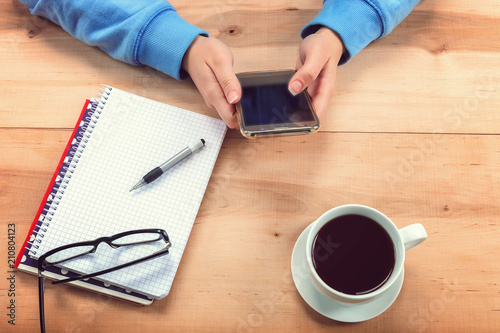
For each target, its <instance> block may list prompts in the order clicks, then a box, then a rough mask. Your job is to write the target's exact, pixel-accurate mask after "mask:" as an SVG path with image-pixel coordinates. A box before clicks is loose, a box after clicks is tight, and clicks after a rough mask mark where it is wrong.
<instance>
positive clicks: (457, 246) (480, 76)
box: [0, 0, 500, 332]
mask: <svg viewBox="0 0 500 333" xmlns="http://www.w3.org/2000/svg"><path fill="white" fill-rule="evenodd" d="M172 3H173V4H174V5H175V6H176V8H177V9H178V12H179V13H180V14H181V16H183V17H184V18H185V19H187V20H188V21H190V22H192V23H193V24H196V25H198V26H200V27H202V28H204V29H206V30H207V31H208V32H209V33H210V34H211V36H213V37H217V38H220V39H221V40H223V41H224V42H225V43H227V45H228V46H229V47H230V48H231V50H232V51H233V54H234V57H235V71H237V72H240V71H250V70H277V69H287V68H293V67H294V64H295V58H296V55H297V49H298V45H299V43H300V38H299V31H300V29H301V28H302V26H303V25H305V24H306V23H307V22H308V21H309V20H310V19H311V18H312V17H313V16H314V15H315V13H316V12H317V11H318V10H319V9H320V8H321V3H322V2H321V1H312V0H309V1H282V0H277V1H274V0H273V1H242V0H231V1H230V0H227V1H208V0H203V1H181V0H175V1H172ZM0 4H1V7H2V11H1V12H0V50H1V52H0V64H1V65H0V66H1V71H0V91H1V99H0V145H1V150H0V152H1V153H0V154H1V158H0V224H1V228H2V230H0V239H1V245H0V253H1V255H0V265H1V270H0V295H1V302H0V306H1V309H2V310H1V314H2V315H1V317H0V318H1V319H0V331H2V332H5V331H8V332H35V331H37V330H38V304H37V303H38V299H37V284H36V278H35V277H34V276H31V275H28V274H25V273H21V272H16V273H10V272H9V271H10V269H9V268H8V267H7V263H8V238H7V235H8V225H10V224H14V225H15V230H16V233H15V243H16V245H15V246H16V252H17V251H19V248H20V247H21V244H22V242H23V240H24V237H25V235H26V233H27V232H28V228H29V226H30V224H31V222H32V219H33V217H34V215H35V213H36V211H37V208H38V205H39V204H40V201H41V199H42V197H43V194H44V192H45V190H46V187H47V185H48V183H49V181H50V178H51V176H52V174H53V172H54V170H55V168H56V165H57V162H58V160H59V157H60V155H61V153H62V151H63V149H64V147H65V145H66V142H67V140H68V138H69V136H70V133H71V130H72V128H73V126H74V125H75V122H76V119H77V117H78V115H79V113H80V110H81V107H82V104H83V102H84V100H85V99H86V98H89V97H93V96H95V95H96V92H97V89H98V88H99V86H100V84H101V83H106V84H108V85H111V86H115V87H117V88H120V89H123V90H126V91H129V92H132V93H135V94H139V95H142V96H145V97H147V98H151V99H154V100H158V101H161V102H165V103H168V104H173V105H175V106H178V107H183V108H187V109H190V110H194V111H196V112H200V113H203V114H207V115H211V116H214V117H217V114H216V113H215V111H213V110H210V109H209V108H208V107H207V106H206V105H205V104H204V102H203V99H202V97H201V96H200V95H199V93H198V92H197V90H196V88H195V87H194V85H193V84H192V82H191V81H190V80H185V81H182V82H177V81H175V80H174V79H171V78H169V77H167V76H166V75H164V74H162V73H159V72H156V71H154V70H151V69H149V68H144V67H142V68H141V67H133V66H129V65H126V64H123V63H120V62H118V61H116V60H113V59H111V58H110V57H109V56H107V55H106V54H105V53H103V52H102V51H100V50H98V49H96V48H93V47H89V46H87V45H85V44H83V43H82V42H80V41H78V40H76V39H74V38H72V37H71V36H69V35H68V34H67V33H66V32H64V31H63V30H62V29H60V28H59V27H58V26H56V25H54V24H52V23H50V22H47V21H45V20H42V19H40V18H37V17H33V16H31V15H30V13H29V11H28V10H27V8H25V7H24V6H22V5H21V4H20V3H18V2H17V1H16V0H0ZM499 20H500V5H498V3H497V1H495V0H478V1H474V2H471V1H468V0H455V1H452V0H441V1H437V0H424V1H422V3H421V4H419V5H418V6H417V8H416V9H415V10H414V11H413V13H412V14H411V15H410V16H409V17H408V18H407V19H406V20H405V21H404V22H403V23H402V24H401V25H400V26H398V27H397V28H396V29H395V30H394V31H393V33H392V34H391V35H389V36H387V37H385V38H383V39H382V40H379V41H376V42H374V43H372V44H371V45H370V46H369V47H367V48H366V49H365V50H364V51H362V52H361V53H360V54H359V55H357V56H356V57H355V58H354V59H353V60H352V61H350V62H349V63H348V64H346V65H344V66H341V67H340V68H339V70H338V79H337V87H338V88H337V96H336V97H335V99H334V100H333V101H332V103H331V106H330V110H329V111H328V114H327V115H326V117H325V119H324V120H323V124H322V127H321V130H320V132H319V133H318V134H315V135H311V136H307V137H288V138H268V139H260V140H247V139H245V138H243V137H242V136H241V135H240V134H239V132H238V131H236V130H231V131H229V132H228V134H227V136H226V139H225V141H224V144H223V147H222V150H221V153H220V155H219V158H218V160H217V163H216V166H215V170H214V172H213V175H212V178H211V180H210V183H209V185H208V189H207V192H206V195H205V198H204V200H203V203H202V205H201V209H200V211H199V214H198V217H197V219H196V222H195V225H194V227H193V230H192V234H191V236H190V240H189V242H188V246H187V248H186V251H185V254H184V257H183V259H182V262H181V266H180V268H179V271H178V273H177V276H176V280H175V282H174V285H173V288H172V290H171V293H170V294H169V295H168V296H167V298H165V299H163V300H161V301H155V302H154V303H153V304H152V305H150V306H146V307H137V306H134V305H130V304H127V303H124V302H122V301H119V300H114V299H110V298H107V297H103V296H99V295H96V294H93V293H90V292H87V291H83V290H80V289H76V288H74V287H71V286H50V287H48V290H47V292H46V300H45V304H46V320H47V326H48V330H49V331H50V332H175V331H179V332H196V331H199V332H212V331H213V332H234V331H237V332H260V331H274V332H290V331H306V332H311V331H335V332H340V331H346V332H354V331H355V332H472V331H474V332H498V331H500V286H499V284H500V264H499V258H498V256H499V253H500V245H499V244H500V242H499V236H500V226H499V218H500V207H499V204H500V135H499V134H500V98H499V95H498V94H499V93H498V89H499V86H500V65H499V63H500V60H499V57H500V54H499V53H500V38H499V37H500V27H499V24H498V22H499ZM346 203H358V204H365V205H369V206H372V207H374V208H376V209H379V210H380V211H382V212H384V213H385V214H386V215H388V216H389V217H391V218H392V219H393V221H394V222H395V223H396V224H397V225H398V227H404V226H406V225H409V224H412V223H417V222H419V223H422V224H423V225H424V226H425V227H426V229H427V232H428V236H429V237H428V239H427V240H426V241H425V242H424V243H423V244H422V245H420V246H419V247H417V248H415V249H412V250H410V251H409V252H408V253H407V258H406V263H405V281H404V285H403V289H402V291H401V294H400V295H399V297H398V299H397V300H396V302H395V303H394V304H393V305H392V307H390V308H389V309H388V310H387V311H386V312H384V313H383V314H382V315H380V316H378V317H376V318H374V319H372V320H369V321H366V322H361V323H357V324H345V323H340V322H336V321H333V320H330V319H327V318H325V317H323V316H322V315H320V314H318V313H316V312H315V311H314V310H312V309H311V308H310V307H309V306H308V305H307V304H306V303H305V302H304V301H303V300H302V298H301V297H300V295H299V294H298V292H297V290H296V288H295V286H294V284H293V282H292V278H291V274H290V266H291V264H290V258H291V254H292V249H293V246H294V244H295V241H296V240H297V238H298V236H299V235H300V233H301V232H302V231H303V230H304V228H306V227H307V226H308V225H309V224H310V223H311V222H312V221H314V220H315V219H316V218H317V217H319V216H320V215H321V214H322V213H323V212H325V211H327V210H328V209H330V208H332V207H334V206H338V205H341V204H346ZM11 275H13V276H14V277H15V283H14V289H15V290H14V291H15V296H12V295H9V290H11V289H12V287H11V284H10V281H9V280H8V279H9V278H10V276H11ZM12 299H14V301H15V306H16V308H15V326H12V325H10V324H8V322H7V321H8V320H9V318H8V317H7V316H6V314H7V312H8V309H6V307H7V306H9V304H10V302H11V300H12Z"/></svg>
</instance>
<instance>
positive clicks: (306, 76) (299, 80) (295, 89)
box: [288, 52, 327, 95]
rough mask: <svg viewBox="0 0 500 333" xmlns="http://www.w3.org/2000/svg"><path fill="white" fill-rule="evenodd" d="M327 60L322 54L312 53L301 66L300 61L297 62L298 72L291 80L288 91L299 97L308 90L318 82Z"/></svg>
mask: <svg viewBox="0 0 500 333" xmlns="http://www.w3.org/2000/svg"><path fill="white" fill-rule="evenodd" d="M326 61H327V59H326V58H325V57H324V56H323V55H321V54H315V53H312V52H310V53H309V54H308V55H307V56H306V57H305V59H304V61H303V63H302V64H301V65H300V62H301V61H300V60H297V65H298V66H297V67H299V66H300V67H299V68H298V69H297V72H296V73H295V74H294V75H293V76H292V78H291V79H290V83H289V85H288V89H289V90H290V92H291V93H292V94H293V95H297V94H298V93H300V92H301V91H303V90H304V89H306V88H307V87H308V86H309V85H310V84H311V83H313V82H314V80H316V78H317V77H318V75H319V73H321V70H322V68H323V66H324V65H325V63H326Z"/></svg>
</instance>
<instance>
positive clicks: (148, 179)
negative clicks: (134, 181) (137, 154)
mask: <svg viewBox="0 0 500 333" xmlns="http://www.w3.org/2000/svg"><path fill="white" fill-rule="evenodd" d="M162 174H163V171H162V170H161V169H160V167H157V168H154V169H153V170H151V171H149V172H148V173H147V174H146V175H145V176H144V177H143V178H142V179H144V181H145V182H146V183H147V184H149V183H151V182H152V181H153V180H155V179H156V178H158V177H160V176H161V175H162Z"/></svg>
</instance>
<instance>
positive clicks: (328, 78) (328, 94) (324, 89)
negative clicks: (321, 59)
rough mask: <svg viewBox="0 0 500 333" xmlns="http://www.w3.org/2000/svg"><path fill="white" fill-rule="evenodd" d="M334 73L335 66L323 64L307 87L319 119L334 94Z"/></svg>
mask: <svg viewBox="0 0 500 333" xmlns="http://www.w3.org/2000/svg"><path fill="white" fill-rule="evenodd" d="M330 67H331V68H330ZM336 73H337V72H336V66H328V65H327V66H325V68H324V70H323V71H322V72H321V73H320V75H319V76H318V78H317V79H316V81H315V82H313V83H312V84H311V85H310V86H309V88H308V89H307V91H308V92H309V94H310V96H311V98H312V103H313V107H314V109H315V110H316V114H317V115H318V117H319V118H320V119H321V118H322V116H323V114H324V113H325V111H326V110H327V109H328V106H329V105H330V102H331V100H332V98H333V96H334V95H335V77H336Z"/></svg>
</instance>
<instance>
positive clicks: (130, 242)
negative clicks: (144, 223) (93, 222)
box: [38, 229, 172, 333]
mask: <svg viewBox="0 0 500 333" xmlns="http://www.w3.org/2000/svg"><path fill="white" fill-rule="evenodd" d="M162 241H164V242H165V246H164V247H163V248H161V249H160V250H158V251H156V252H154V253H152V254H149V255H147V256H144V257H140V258H139V259H135V260H132V261H130V262H127V263H124V264H121V265H118V266H115V267H111V268H107V269H104V270H101V271H98V272H94V273H90V274H82V275H76V276H73V277H71V278H67V279H62V280H58V281H53V282H52V284H59V283H66V282H71V281H77V280H82V279H88V278H92V277H95V276H98V275H101V274H106V273H110V272H113V271H116V270H119V269H122V268H125V267H128V266H132V265H135V264H138V263H141V262H144V261H147V260H151V259H154V258H157V257H159V256H162V255H165V254H168V249H169V248H170V246H171V245H172V243H170V239H169V238H168V234H167V232H166V231H165V230H162V229H139V230H132V231H126V232H122V233H119V234H117V235H114V236H111V237H101V238H97V239H95V240H93V241H87V242H79V243H73V244H68V245H64V246H60V247H58V248H55V249H53V250H50V251H48V252H47V253H44V254H43V255H42V256H40V258H38V303H39V309H40V330H41V332H42V333H45V319H44V300H43V294H44V291H45V290H44V289H45V276H43V275H42V273H43V272H44V271H45V269H46V268H47V267H48V266H51V265H57V264H59V263H61V262H63V261H67V260H70V259H75V258H77V257H81V256H84V255H87V254H90V253H94V252H95V251H96V250H97V247H98V246H99V244H101V243H106V244H108V245H109V246H110V247H111V248H113V249H117V248H120V247H124V246H141V245H145V244H153V243H156V242H162Z"/></svg>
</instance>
